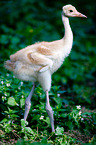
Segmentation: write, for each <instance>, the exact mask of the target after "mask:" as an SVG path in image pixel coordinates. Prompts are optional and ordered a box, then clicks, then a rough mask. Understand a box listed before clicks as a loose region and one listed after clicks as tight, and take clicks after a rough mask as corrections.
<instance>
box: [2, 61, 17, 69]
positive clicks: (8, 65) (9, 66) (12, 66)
mask: <svg viewBox="0 0 96 145" xmlns="http://www.w3.org/2000/svg"><path fill="white" fill-rule="evenodd" d="M4 67H5V68H6V69H7V70H9V71H14V69H15V63H14V62H12V61H11V60H7V61H5V62H4Z"/></svg>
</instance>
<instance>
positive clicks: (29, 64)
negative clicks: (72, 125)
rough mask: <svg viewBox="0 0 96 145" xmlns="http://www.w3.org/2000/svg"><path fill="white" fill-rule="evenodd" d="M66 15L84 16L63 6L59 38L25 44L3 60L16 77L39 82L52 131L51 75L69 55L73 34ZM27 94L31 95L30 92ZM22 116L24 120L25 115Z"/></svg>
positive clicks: (69, 7) (73, 8)
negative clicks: (63, 31) (61, 30)
mask: <svg viewBox="0 0 96 145" xmlns="http://www.w3.org/2000/svg"><path fill="white" fill-rule="evenodd" d="M68 17H86V16H85V15H83V14H81V13H79V12H78V11H77V10H76V9H75V7H73V6H72V5H66V6H64V7H63V12H62V21H63V24H64V27H65V34H64V37H63V38H62V39H61V40H57V41H53V42H40V43H36V44H33V45H30V46H27V47H26V48H24V49H22V50H19V51H17V52H16V53H15V54H13V55H11V56H10V60H8V61H6V62H5V68H6V69H8V70H10V71H13V73H14V75H15V76H16V77H17V78H19V79H21V80H24V81H32V82H39V83H40V84H41V86H42V88H43V90H44V91H46V110H47V111H49V112H51V113H49V112H48V115H49V118H50V121H51V127H52V131H54V121H53V119H52V118H53V114H52V109H50V108H51V107H50V104H49V99H48V91H49V90H50V87H51V75H52V74H53V73H54V72H55V71H57V70H58V68H59V67H60V66H61V65H62V63H63V61H64V58H65V57H67V56H68V55H69V53H70V51H71V48H72V43H73V34H72V31H71V28H70V25H69V19H68ZM33 90H34V89H33ZM32 93H33V91H32ZM29 96H31V97H32V94H31V95H29ZM29 96H28V97H29ZM31 97H29V98H31ZM29 100H30V99H29ZM29 100H28V99H26V104H27V103H29ZM26 106H28V105H26ZM26 106H25V112H26ZM27 111H28V110H27ZM25 114H26V113H25ZM25 116H26V115H25ZM24 118H25V120H26V118H27V117H24Z"/></svg>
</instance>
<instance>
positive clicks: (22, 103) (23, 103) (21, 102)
mask: <svg viewBox="0 0 96 145" xmlns="http://www.w3.org/2000/svg"><path fill="white" fill-rule="evenodd" d="M24 105H25V99H24V98H21V99H20V107H21V108H22V106H24Z"/></svg>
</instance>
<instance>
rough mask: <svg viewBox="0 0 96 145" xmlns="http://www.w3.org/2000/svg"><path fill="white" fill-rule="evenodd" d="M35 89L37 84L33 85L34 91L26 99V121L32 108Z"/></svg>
mask: <svg viewBox="0 0 96 145" xmlns="http://www.w3.org/2000/svg"><path fill="white" fill-rule="evenodd" d="M34 89H35V84H33V87H32V90H31V92H30V94H29V96H28V97H27V98H26V101H25V113H24V120H25V121H26V119H27V116H28V113H29V110H30V107H31V98H32V95H33V92H34Z"/></svg>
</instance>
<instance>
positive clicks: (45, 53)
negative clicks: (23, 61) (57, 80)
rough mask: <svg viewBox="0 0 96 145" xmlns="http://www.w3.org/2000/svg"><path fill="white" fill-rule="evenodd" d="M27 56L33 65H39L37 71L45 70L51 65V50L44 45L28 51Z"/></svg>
mask: <svg viewBox="0 0 96 145" xmlns="http://www.w3.org/2000/svg"><path fill="white" fill-rule="evenodd" d="M27 57H28V59H29V61H30V62H31V63H32V64H33V65H34V66H39V69H38V71H39V72H43V71H46V70H48V69H49V68H51V67H52V65H53V60H52V59H51V57H52V51H50V49H49V48H47V47H45V46H41V47H38V48H37V50H36V51H35V52H34V53H32V52H29V53H28V54H27Z"/></svg>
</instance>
